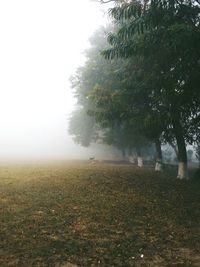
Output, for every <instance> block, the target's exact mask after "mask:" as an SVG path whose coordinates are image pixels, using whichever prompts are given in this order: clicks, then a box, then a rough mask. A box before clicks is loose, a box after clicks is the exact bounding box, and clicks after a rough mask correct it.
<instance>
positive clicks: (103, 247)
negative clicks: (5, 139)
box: [0, 162, 200, 267]
mask: <svg viewBox="0 0 200 267" xmlns="http://www.w3.org/2000/svg"><path fill="white" fill-rule="evenodd" d="M0 266H2V267H7V266H17V267H29V266H30V267H32V266H37V267H43V266H54V267H67V266H68V267H70V266H71V267H72V266H84V267H87V266H123V267H128V266H136V267H142V266H144V267H145V266H151V267H157V266H158V267H160V266H161V267H171V266H172V267H187V266H193V267H195V266H196V267H199V266H200V182H199V181H193V182H191V181H179V180H175V179H173V178H171V177H169V176H166V175H165V174H157V173H154V172H153V171H152V170H151V169H144V170H141V169H139V168H137V167H134V166H130V165H124V166H123V165H114V164H103V163H101V164H100V163H98V164H94V165H92V164H87V163H80V162H75V163H73V162H71V163H70V162H68V163H67V162H60V163H59V162H57V163H52V164H39V163H37V164H36V163H35V164H24V165H22V164H15V165H6V164H4V165H3V164H2V165H1V166H0Z"/></svg>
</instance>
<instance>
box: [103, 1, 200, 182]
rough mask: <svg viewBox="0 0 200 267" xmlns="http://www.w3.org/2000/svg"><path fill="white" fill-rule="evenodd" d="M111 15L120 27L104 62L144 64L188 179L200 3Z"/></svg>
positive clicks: (139, 7)
mask: <svg viewBox="0 0 200 267" xmlns="http://www.w3.org/2000/svg"><path fill="white" fill-rule="evenodd" d="M110 14H111V16H112V17H113V18H114V19H115V21H116V22H117V23H118V25H120V27H119V30H118V31H117V33H113V34H110V36H109V38H108V40H109V43H110V45H111V48H110V49H107V50H106V51H105V52H104V56H105V57H107V58H114V57H125V58H127V57H133V56H136V55H137V56H140V57H143V58H144V61H145V64H144V69H145V73H146V77H147V78H146V82H147V83H146V88H147V90H148V95H149V97H150V98H151V103H152V105H154V110H157V111H159V112H160V113H161V114H162V115H163V116H164V117H165V119H166V120H167V121H168V127H170V128H172V133H173V135H174V137H175V139H176V142H177V147H178V160H179V169H178V178H181V179H182V178H187V153H186V141H187V138H188V137H189V135H190V132H189V129H188V128H187V126H186V123H185V122H188V121H192V120H193V117H194V114H197V110H198V109H199V104H200V91H199V88H198V84H199V83H200V76H199V72H200V60H199V59H200V47H199V45H198V44H199V43H200V28H199V27H200V8H199V5H198V3H197V1H181V2H177V1H171V0H170V1H160V0H159V1H158V0H153V1H146V2H140V1H127V2H126V3H122V4H121V3H120V4H119V5H118V6H116V7H114V8H112V9H111V11H110ZM150 98H149V99H150ZM170 125H171V126H170Z"/></svg>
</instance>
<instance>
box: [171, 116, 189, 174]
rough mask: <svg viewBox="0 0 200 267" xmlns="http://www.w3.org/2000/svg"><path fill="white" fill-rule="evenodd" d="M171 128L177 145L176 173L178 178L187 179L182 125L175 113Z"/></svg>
mask: <svg viewBox="0 0 200 267" xmlns="http://www.w3.org/2000/svg"><path fill="white" fill-rule="evenodd" d="M172 116H173V119H172V122H173V129H174V134H175V137H176V142H177V147H178V175H177V178H179V179H188V169H187V151H186V145H185V139H184V136H183V131H182V125H181V123H180V119H179V117H178V116H177V114H175V115H174V114H173V115H172Z"/></svg>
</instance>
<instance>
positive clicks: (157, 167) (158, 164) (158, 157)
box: [155, 139, 163, 172]
mask: <svg viewBox="0 0 200 267" xmlns="http://www.w3.org/2000/svg"><path fill="white" fill-rule="evenodd" d="M155 146H156V165H155V171H158V172H160V171H162V169H163V162H162V150H161V142H160V140H159V139H157V140H156V141H155Z"/></svg>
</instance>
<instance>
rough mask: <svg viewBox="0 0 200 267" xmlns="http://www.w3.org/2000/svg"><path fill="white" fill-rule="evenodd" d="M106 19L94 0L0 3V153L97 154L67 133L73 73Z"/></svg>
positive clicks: (42, 155)
mask: <svg viewBox="0 0 200 267" xmlns="http://www.w3.org/2000/svg"><path fill="white" fill-rule="evenodd" d="M105 23H106V18H105V17H104V14H103V13H102V11H101V6H100V5H99V4H98V3H94V2H92V1H89V0H79V1H66V0H59V1H56V0H42V1H41V0H34V1H30V0H18V1H16V0H9V1H1V2H0V38H1V42H0V75H1V79H0V126H1V130H0V158H5V159H7V158H69V157H71V158H81V157H83V155H86V154H87V155H89V154H91V153H92V152H91V151H87V150H86V149H84V148H81V147H80V146H75V145H74V143H73V141H72V139H71V137H70V136H69V135H68V133H67V128H68V119H69V116H70V113H71V111H72V109H73V107H74V103H75V100H74V98H73V95H72V91H71V89H70V83H69V77H70V75H72V74H73V73H74V72H75V70H76V68H77V67H78V66H79V65H81V64H83V62H84V54H83V51H84V49H86V48H87V47H88V46H89V43H88V39H89V37H90V36H91V35H92V33H93V32H94V31H95V29H97V28H98V26H99V25H103V24H105ZM105 149H106V148H105ZM85 152H87V153H86V154H84V153H85Z"/></svg>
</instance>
